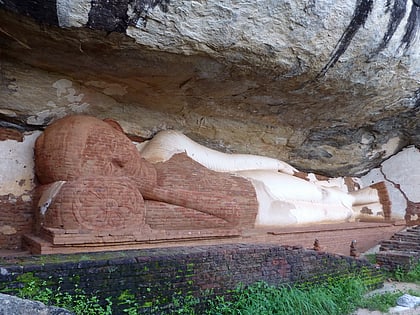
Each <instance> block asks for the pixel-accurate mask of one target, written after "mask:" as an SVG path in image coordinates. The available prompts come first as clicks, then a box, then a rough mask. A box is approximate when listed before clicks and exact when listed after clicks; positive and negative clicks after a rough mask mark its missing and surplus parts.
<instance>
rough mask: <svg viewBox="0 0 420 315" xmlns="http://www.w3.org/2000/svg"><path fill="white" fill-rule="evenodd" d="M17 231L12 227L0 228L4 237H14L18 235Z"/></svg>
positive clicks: (4, 226)
mask: <svg viewBox="0 0 420 315" xmlns="http://www.w3.org/2000/svg"><path fill="white" fill-rule="evenodd" d="M16 232H17V231H16V229H15V228H14V227H12V226H10V225H2V226H0V234H4V235H13V234H16Z"/></svg>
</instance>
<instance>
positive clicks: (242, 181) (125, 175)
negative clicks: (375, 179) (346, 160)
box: [35, 115, 390, 243]
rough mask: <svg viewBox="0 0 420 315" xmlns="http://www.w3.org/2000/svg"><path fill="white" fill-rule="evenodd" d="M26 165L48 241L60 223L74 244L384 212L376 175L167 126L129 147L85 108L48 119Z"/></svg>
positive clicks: (381, 215) (385, 203) (348, 218)
mask: <svg viewBox="0 0 420 315" xmlns="http://www.w3.org/2000/svg"><path fill="white" fill-rule="evenodd" d="M35 165H36V170H35V171H36V175H37V178H38V180H39V182H40V184H41V185H40V186H39V189H38V203H37V209H36V213H37V214H36V216H37V222H38V229H42V230H44V232H45V230H48V231H49V233H52V232H54V233H55V235H56V240H57V242H58V239H59V237H58V236H57V235H58V234H59V233H60V232H59V231H64V232H63V233H64V234H66V235H72V239H73V241H74V242H78V241H77V239H78V237H79V239H80V242H89V241H91V242H93V243H94V242H99V241H98V240H99V238H100V240H101V242H107V238H106V237H108V238H110V237H111V236H113V237H114V238H113V239H112V240H113V241H115V240H117V239H118V237H120V240H123V241H127V240H134V241H142V240H151V239H165V238H172V237H175V238H176V237H177V235H183V237H184V236H185V235H204V234H205V232H206V231H207V232H208V231H212V233H213V234H212V235H218V233H223V232H220V231H221V230H224V231H228V230H235V229H244V228H254V227H261V226H276V227H282V226H290V225H302V224H311V223H327V222H346V221H352V220H357V219H358V218H360V217H374V218H382V219H387V218H389V216H390V203H389V198H388V197H387V192H386V188H385V186H384V184H383V183H378V184H375V185H372V186H369V187H366V188H361V189H360V188H359V187H358V185H357V183H356V181H357V180H356V179H351V178H334V179H331V178H322V179H319V176H315V175H313V174H304V173H302V172H299V171H298V170H296V169H295V168H294V167H292V166H291V165H289V164H287V163H285V162H282V161H279V160H277V159H274V158H269V157H263V156H256V155H247V154H226V153H222V152H218V151H215V150H212V149H209V148H206V147H204V146H202V145H200V144H198V143H196V142H194V141H192V140H191V139H189V138H188V137H186V136H185V135H183V134H182V133H180V132H178V131H173V130H166V131H161V132H159V133H157V134H156V135H155V136H154V137H153V138H152V139H151V140H149V141H145V142H143V143H141V144H139V145H138V147H136V145H135V144H133V142H132V141H131V140H130V139H129V138H128V137H127V136H126V135H125V134H124V132H123V130H122V128H121V127H120V126H119V125H118V123H116V122H114V121H109V120H105V121H103V120H100V119H97V118H95V117H90V116H81V115H80V116H79V115H76V116H67V117H65V118H62V119H60V120H57V121H56V122H54V123H52V124H51V125H50V126H48V127H47V128H46V129H45V131H44V132H43V134H41V135H40V137H39V138H38V139H37V142H36V145H35ZM51 231H52V232H51ZM194 231H195V233H196V234H194ZM177 233H178V234H177ZM191 233H193V234H191ZM64 234H63V235H64ZM82 236H83V237H82ZM89 237H91V238H90V239H89ZM185 237H186V236H185ZM69 239H70V236H69V237H68V238H66V241H63V242H68V241H69Z"/></svg>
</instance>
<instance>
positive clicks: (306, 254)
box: [0, 244, 382, 313]
mask: <svg viewBox="0 0 420 315" xmlns="http://www.w3.org/2000/svg"><path fill="white" fill-rule="evenodd" d="M28 272H31V273H33V274H34V276H36V277H39V278H41V279H46V280H48V281H52V282H54V281H57V280H58V279H62V281H63V282H62V284H61V287H62V288H63V289H72V288H74V285H75V284H77V285H78V286H79V287H80V288H82V289H84V290H85V291H86V292H87V293H94V294H96V295H98V296H100V297H102V298H105V297H109V296H113V297H116V296H118V295H119V294H120V293H121V292H122V291H123V290H130V291H131V292H132V293H134V294H136V296H137V298H138V299H139V302H140V304H141V305H144V312H145V313H146V312H148V311H149V308H148V307H150V306H153V305H156V304H157V303H162V304H163V305H164V304H165V303H166V304H167V303H168V302H169V301H170V300H171V299H172V296H174V295H176V294H180V295H194V296H200V295H202V294H203V293H204V291H205V290H211V291H212V292H213V294H226V293H227V292H228V291H229V290H230V289H234V288H236V287H237V286H238V285H239V284H240V283H242V284H245V285H247V284H252V283H255V282H257V281H265V282H267V283H269V284H273V285H279V284H285V283H290V284H291V283H296V282H305V281H320V280H322V279H324V278H325V277H334V276H337V275H347V274H363V272H366V273H368V274H370V275H371V276H373V282H372V284H373V285H374V286H379V285H381V284H382V274H381V272H380V271H378V270H377V269H375V267H373V266H372V265H371V264H369V263H368V262H366V261H364V260H358V259H353V258H351V257H346V256H340V255H336V254H330V253H324V252H316V251H313V250H305V249H303V248H298V247H287V246H275V245H249V244H247V245H245V244H231V245H213V246H197V247H172V248H156V249H143V250H132V251H124V252H104V253H92V254H79V255H75V254H74V255H46V256H31V257H27V258H19V259H16V258H15V259H0V290H1V289H2V288H5V287H9V288H13V287H18V286H19V285H20V284H19V282H18V281H17V277H18V276H19V275H22V274H25V273H28ZM51 285H52V287H54V285H56V283H55V284H54V283H52V284H51Z"/></svg>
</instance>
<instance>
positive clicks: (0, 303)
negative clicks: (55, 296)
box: [0, 293, 74, 315]
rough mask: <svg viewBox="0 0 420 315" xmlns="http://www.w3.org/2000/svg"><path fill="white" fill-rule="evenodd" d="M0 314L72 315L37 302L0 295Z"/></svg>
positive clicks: (61, 309)
mask: <svg viewBox="0 0 420 315" xmlns="http://www.w3.org/2000/svg"><path fill="white" fill-rule="evenodd" d="M0 314H4V315H8V314H15V315H74V313H72V312H69V311H67V310H65V309H63V308H59V307H55V306H46V305H45V304H43V303H41V302H37V301H31V300H25V299H21V298H18V297H16V296H12V295H7V294H2V293H0Z"/></svg>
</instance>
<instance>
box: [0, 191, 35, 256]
mask: <svg viewBox="0 0 420 315" xmlns="http://www.w3.org/2000/svg"><path fill="white" fill-rule="evenodd" d="M24 197H25V196H20V197H16V196H13V195H6V196H0V214H1V219H0V249H9V250H12V249H13V250H16V249H20V248H21V246H22V235H24V234H28V233H30V232H32V229H33V210H32V208H33V205H32V199H30V198H29V197H28V196H26V197H28V198H24Z"/></svg>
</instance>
